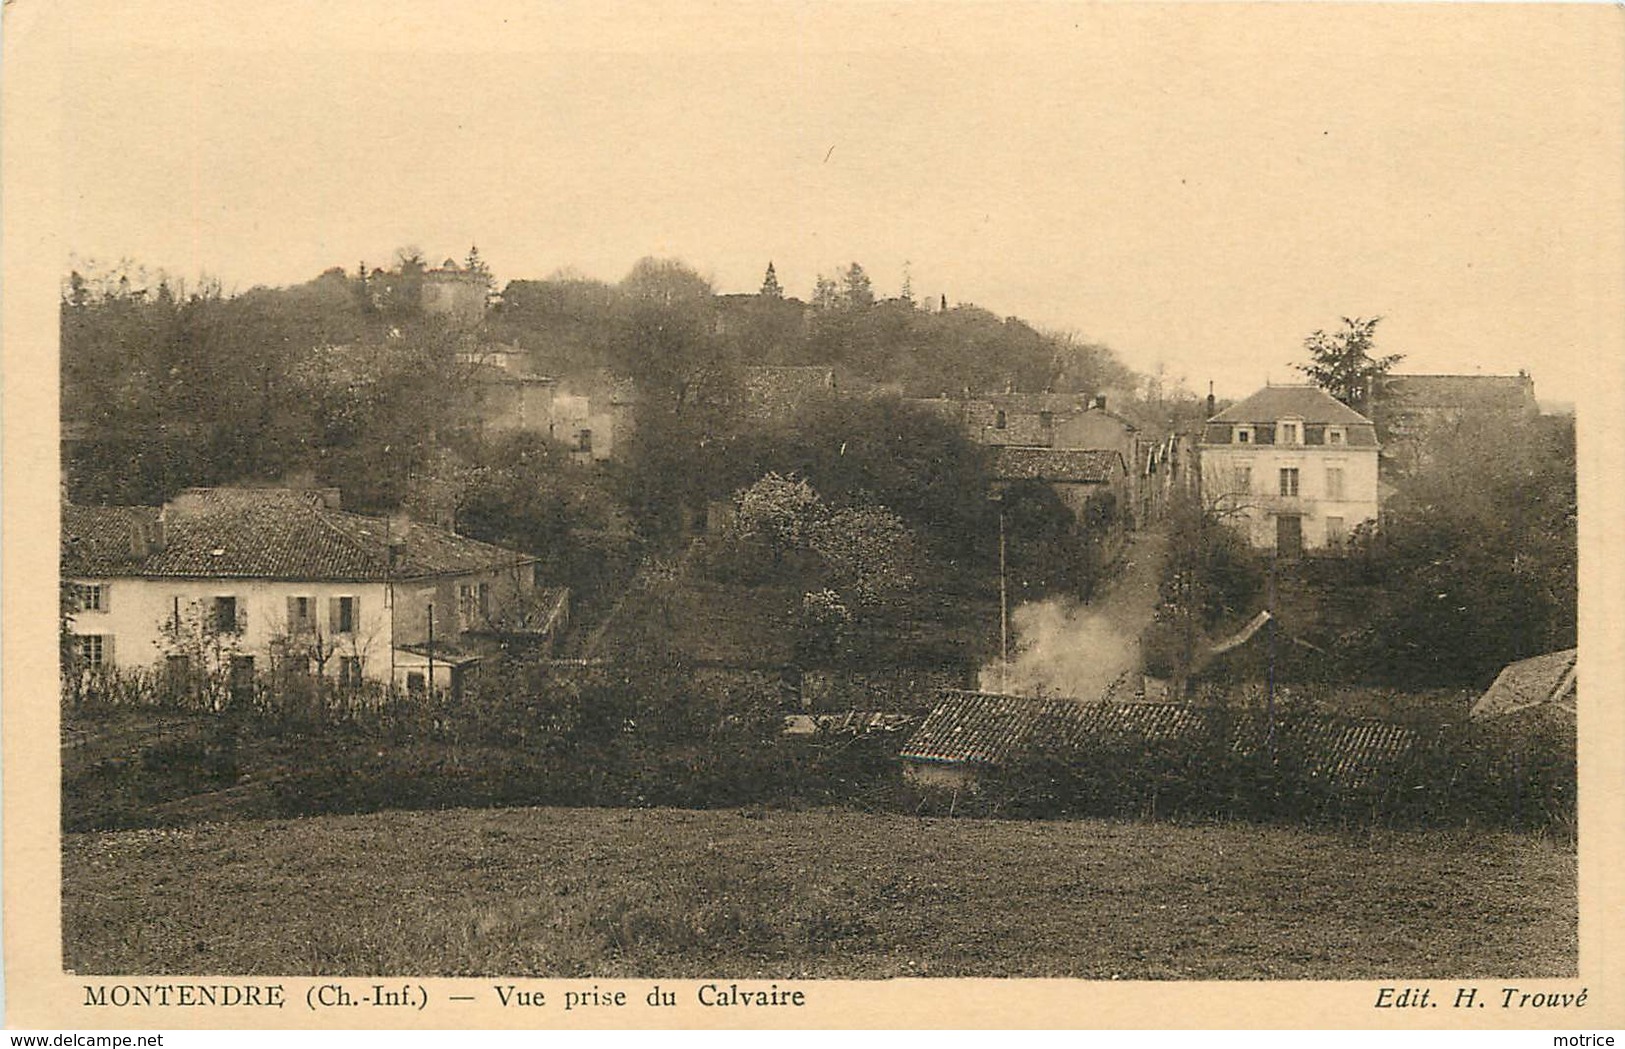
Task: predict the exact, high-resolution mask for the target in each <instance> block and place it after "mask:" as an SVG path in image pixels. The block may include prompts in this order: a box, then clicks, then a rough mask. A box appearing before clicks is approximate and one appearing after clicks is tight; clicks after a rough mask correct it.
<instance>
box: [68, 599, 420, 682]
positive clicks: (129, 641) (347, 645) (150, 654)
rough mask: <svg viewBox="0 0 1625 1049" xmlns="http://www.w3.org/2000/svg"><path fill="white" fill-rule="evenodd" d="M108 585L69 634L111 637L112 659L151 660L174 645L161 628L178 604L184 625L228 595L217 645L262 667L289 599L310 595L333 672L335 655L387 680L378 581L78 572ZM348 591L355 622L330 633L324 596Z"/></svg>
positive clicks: (136, 663)
mask: <svg viewBox="0 0 1625 1049" xmlns="http://www.w3.org/2000/svg"><path fill="white" fill-rule="evenodd" d="M79 581H80V582H86V583H92V582H93V583H100V584H102V585H103V586H105V587H106V588H107V590H106V599H105V603H106V608H107V610H106V611H104V612H77V613H75V614H74V617H73V623H72V630H73V632H74V633H76V634H101V635H103V636H110V637H112V639H113V652H112V661H113V663H114V664H115V665H116V666H119V667H127V668H147V667H156V666H161V665H162V664H163V661H164V658H165V656H166V655H168V654H169V653H170V652H171V651H173V648H174V646H173V642H172V641H171V640H170V638H169V636H168V635H167V633H166V630H165V624H167V623H169V622H170V621H171V620H172V619H173V617H174V615H175V610H176V606H177V602H178V604H179V608H180V611H181V619H182V622H183V624H195V623H198V622H201V621H202V620H201V619H200V617H202V616H208V615H209V614H210V613H211V612H212V610H213V607H214V599H215V598H216V597H235V598H236V599H237V606H238V609H239V613H240V615H242V617H243V622H242V630H241V632H240V633H239V634H236V635H234V636H232V637H230V638H224V639H222V644H223V647H226V648H228V649H231V648H234V649H235V650H236V651H237V652H239V653H241V654H242V655H248V656H253V657H254V659H255V664H256V667H255V669H256V670H260V669H267V668H268V667H269V660H270V655H271V643H272V641H273V640H276V639H278V638H281V637H285V636H286V635H287V634H288V633H289V623H288V598H289V597H309V598H311V599H312V601H313V610H314V613H315V626H316V628H317V630H319V631H320V633H321V634H322V636H323V637H324V638H325V639H326V640H327V642H328V643H330V644H332V645H333V646H334V649H333V655H334V659H333V660H332V662H330V663H329V665H328V667H327V670H328V672H329V673H331V674H336V673H337V672H338V659H337V657H339V656H355V657H358V658H360V659H361V661H362V663H361V667H362V673H363V675H365V676H366V677H368V678H371V679H374V680H379V681H387V680H389V676H390V667H389V660H390V624H391V609H390V607H389V593H388V589H387V588H386V586H385V584H383V583H284V582H269V581H265V580H227V579H208V580H193V579H141V578H114V579H82V580H79ZM335 597H353V598H355V599H356V600H357V601H358V602H359V609H358V622H357V623H356V629H355V630H353V631H352V632H350V633H347V634H335V633H332V631H331V624H330V621H329V600H330V599H331V598H335Z"/></svg>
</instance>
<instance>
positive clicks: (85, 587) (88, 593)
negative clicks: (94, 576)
mask: <svg viewBox="0 0 1625 1049" xmlns="http://www.w3.org/2000/svg"><path fill="white" fill-rule="evenodd" d="M73 609H74V611H75V612H107V611H108V601H107V584H106V583H74V584H73Z"/></svg>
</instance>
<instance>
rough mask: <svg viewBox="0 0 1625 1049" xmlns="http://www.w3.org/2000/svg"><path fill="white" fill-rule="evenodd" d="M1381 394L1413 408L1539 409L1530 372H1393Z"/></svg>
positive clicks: (1531, 412) (1496, 410)
mask: <svg viewBox="0 0 1625 1049" xmlns="http://www.w3.org/2000/svg"><path fill="white" fill-rule="evenodd" d="M1382 393H1383V396H1384V397H1390V398H1398V399H1399V400H1401V401H1403V402H1404V403H1405V404H1406V405H1407V406H1410V407H1413V408H1472V409H1477V410H1479V411H1491V412H1512V413H1518V412H1527V413H1528V414H1531V415H1533V414H1534V413H1535V412H1537V411H1539V410H1540V406H1539V403H1538V402H1537V401H1536V400H1535V382H1534V380H1533V379H1531V378H1530V377H1529V376H1527V375H1390V376H1388V378H1387V379H1386V380H1385V381H1384V383H1383V390H1382Z"/></svg>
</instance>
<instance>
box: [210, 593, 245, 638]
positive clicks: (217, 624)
mask: <svg viewBox="0 0 1625 1049" xmlns="http://www.w3.org/2000/svg"><path fill="white" fill-rule="evenodd" d="M214 629H215V631H216V632H217V633H221V634H240V633H242V632H243V609H242V606H241V605H240V604H239V602H238V601H237V599H236V598H235V597H217V598H215V599H214Z"/></svg>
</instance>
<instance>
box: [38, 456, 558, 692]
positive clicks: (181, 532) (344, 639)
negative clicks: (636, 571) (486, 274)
mask: <svg viewBox="0 0 1625 1049" xmlns="http://www.w3.org/2000/svg"><path fill="white" fill-rule="evenodd" d="M535 562H536V559H535V558H533V557H529V556H525V555H521V554H519V553H516V552H514V551H512V550H507V549H504V548H502V547H498V546H493V545H491V544H489V543H483V542H479V541H477V540H474V539H469V538H467V537H466V536H461V535H457V534H456V533H454V532H451V531H449V530H447V529H444V528H438V527H435V526H432V525H427V524H422V523H417V522H412V523H407V522H403V521H399V520H389V519H385V518H380V517H367V516H363V515H360V514H353V513H346V512H345V511H343V510H340V509H338V508H337V506H336V493H333V492H325V493H324V492H319V491H305V490H292V489H248V488H214V489H192V490H190V491H187V492H185V493H183V494H182V495H180V496H177V497H176V499H175V500H173V501H172V502H170V503H168V504H166V505H165V506H163V507H162V508H160V507H149V506H116V507H85V506H73V505H65V506H64V507H63V508H62V561H61V569H62V578H63V580H64V583H65V584H66V587H67V589H66V597H67V598H68V606H69V607H68V608H67V609H66V611H67V617H66V623H67V629H68V631H69V633H70V635H71V636H70V637H69V638H67V644H68V645H69V647H70V649H71V651H70V653H69V655H70V658H72V659H73V660H74V662H75V664H76V666H77V669H79V670H81V671H82V670H87V669H95V668H98V667H101V668H108V667H117V668H125V669H139V670H156V671H159V672H162V673H164V674H165V675H166V676H167V677H168V679H169V680H170V681H171V682H173V683H176V684H177V685H179V684H180V683H182V682H186V681H189V680H195V679H196V677H197V675H199V674H202V673H220V674H229V675H230V677H231V679H232V682H233V685H234V687H235V686H236V685H238V684H246V683H247V682H249V681H251V680H252V679H253V678H254V676H255V675H256V674H258V673H261V672H263V671H268V670H283V669H290V668H291V669H295V670H298V671H299V672H301V673H318V674H321V675H323V676H324V677H326V678H328V679H330V680H331V681H333V682H334V683H337V684H352V685H353V684H359V683H361V682H362V681H377V682H384V683H393V684H395V685H397V686H399V687H402V688H406V689H409V690H419V689H423V688H425V687H427V684H428V682H429V681H430V680H431V677H432V680H433V682H434V684H435V686H436V687H437V688H442V689H453V690H455V689H456V688H457V687H458V686H459V684H460V678H461V676H462V674H463V672H464V671H465V670H466V669H467V668H468V667H470V666H472V665H474V664H475V663H477V661H478V654H479V644H478V640H479V639H480V638H482V637H485V636H489V635H491V634H494V633H503V632H511V631H514V630H521V631H528V632H530V633H532V634H535V635H538V636H545V635H546V634H547V633H548V632H550V631H552V630H555V629H557V627H558V626H559V625H561V624H562V620H563V616H564V614H565V611H566V608H565V597H566V595H565V593H564V592H563V591H559V590H548V589H547V588H543V587H538V586H537V585H536V579H535V568H536V564H535Z"/></svg>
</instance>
